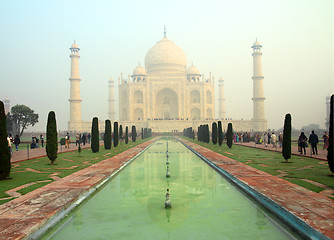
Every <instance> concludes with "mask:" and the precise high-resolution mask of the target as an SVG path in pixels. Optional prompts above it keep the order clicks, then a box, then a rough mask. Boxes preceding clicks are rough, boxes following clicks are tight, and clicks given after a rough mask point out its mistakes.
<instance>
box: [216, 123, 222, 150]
mask: <svg viewBox="0 0 334 240" xmlns="http://www.w3.org/2000/svg"><path fill="white" fill-rule="evenodd" d="M217 135H218V136H217V137H218V143H219V146H221V145H222V144H223V128H222V122H221V121H218V133H217Z"/></svg>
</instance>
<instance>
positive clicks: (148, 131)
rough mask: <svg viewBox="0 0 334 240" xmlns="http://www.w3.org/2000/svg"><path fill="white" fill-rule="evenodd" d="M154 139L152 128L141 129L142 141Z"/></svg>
mask: <svg viewBox="0 0 334 240" xmlns="http://www.w3.org/2000/svg"><path fill="white" fill-rule="evenodd" d="M148 137H152V129H151V128H142V129H141V139H144V138H148Z"/></svg>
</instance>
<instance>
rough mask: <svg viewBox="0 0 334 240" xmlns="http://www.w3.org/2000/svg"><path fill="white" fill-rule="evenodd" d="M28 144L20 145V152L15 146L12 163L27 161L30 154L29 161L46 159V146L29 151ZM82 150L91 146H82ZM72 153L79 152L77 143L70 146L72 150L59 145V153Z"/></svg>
mask: <svg viewBox="0 0 334 240" xmlns="http://www.w3.org/2000/svg"><path fill="white" fill-rule="evenodd" d="M27 145H28V144H20V146H19V151H15V146H14V145H13V154H12V158H11V162H12V163H14V162H21V161H25V160H27V159H28V154H29V159H34V158H40V157H45V156H46V150H45V144H44V147H40V148H34V149H30V148H29V149H27V148H26V146H27ZM81 148H82V149H85V148H90V144H86V145H82V144H81ZM71 151H78V146H76V145H75V143H71V144H70V148H65V146H60V145H58V153H62V152H71Z"/></svg>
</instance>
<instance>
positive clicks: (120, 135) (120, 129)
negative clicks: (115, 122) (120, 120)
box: [118, 125, 123, 142]
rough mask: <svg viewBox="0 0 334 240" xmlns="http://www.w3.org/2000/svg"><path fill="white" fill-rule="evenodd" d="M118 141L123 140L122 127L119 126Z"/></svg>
mask: <svg viewBox="0 0 334 240" xmlns="http://www.w3.org/2000/svg"><path fill="white" fill-rule="evenodd" d="M118 139H119V141H120V142H122V140H123V127H122V125H119V135H118Z"/></svg>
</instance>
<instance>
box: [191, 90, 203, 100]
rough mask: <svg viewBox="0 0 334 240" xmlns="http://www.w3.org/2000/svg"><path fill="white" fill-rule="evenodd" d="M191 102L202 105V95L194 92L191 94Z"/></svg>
mask: <svg viewBox="0 0 334 240" xmlns="http://www.w3.org/2000/svg"><path fill="white" fill-rule="evenodd" d="M190 102H191V103H200V102H201V95H200V93H199V91H197V90H192V91H191V92H190Z"/></svg>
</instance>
